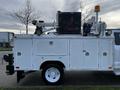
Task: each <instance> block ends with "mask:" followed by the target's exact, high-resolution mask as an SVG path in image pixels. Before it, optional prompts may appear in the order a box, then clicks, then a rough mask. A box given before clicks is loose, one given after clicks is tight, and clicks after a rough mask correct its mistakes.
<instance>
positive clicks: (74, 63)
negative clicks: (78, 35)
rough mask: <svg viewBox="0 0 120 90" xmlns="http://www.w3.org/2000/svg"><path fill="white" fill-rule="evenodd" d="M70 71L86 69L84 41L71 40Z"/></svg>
mask: <svg viewBox="0 0 120 90" xmlns="http://www.w3.org/2000/svg"><path fill="white" fill-rule="evenodd" d="M69 45H70V69H71V70H80V69H84V60H83V52H82V50H83V40H82V39H71V40H70V44H69Z"/></svg>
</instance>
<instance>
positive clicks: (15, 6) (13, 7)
mask: <svg viewBox="0 0 120 90" xmlns="http://www.w3.org/2000/svg"><path fill="white" fill-rule="evenodd" d="M30 1H31V3H32V6H33V7H34V9H35V10H36V11H38V12H39V16H40V19H41V20H44V21H46V22H53V21H54V20H56V13H57V11H71V12H77V11H81V10H80V5H82V8H83V9H82V10H83V12H84V13H87V12H88V11H89V10H92V11H94V6H95V5H97V4H99V5H100V6H101V12H100V16H99V18H100V19H101V20H102V21H105V22H106V23H107V28H120V18H119V17H120V0H30ZM80 1H81V2H82V4H81V2H80ZM24 5H25V0H0V31H8V32H9V31H10V32H14V33H25V27H24V26H23V24H21V23H20V22H19V21H18V20H16V19H15V18H13V17H11V16H10V15H9V14H10V13H12V12H14V11H17V10H19V9H21V8H23V7H24ZM94 14H95V13H94V12H92V15H94ZM34 29H35V27H33V26H31V25H30V27H29V33H33V32H34Z"/></svg>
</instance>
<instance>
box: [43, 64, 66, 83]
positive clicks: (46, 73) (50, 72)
mask: <svg viewBox="0 0 120 90" xmlns="http://www.w3.org/2000/svg"><path fill="white" fill-rule="evenodd" d="M63 74H64V71H63V68H62V67H60V66H57V65H52V64H51V65H47V66H46V67H45V68H43V70H42V78H43V80H44V81H45V83H46V84H48V85H59V84H61V83H62V81H63Z"/></svg>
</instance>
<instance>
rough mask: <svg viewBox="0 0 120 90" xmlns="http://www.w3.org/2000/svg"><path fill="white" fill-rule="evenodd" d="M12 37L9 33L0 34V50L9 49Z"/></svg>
mask: <svg viewBox="0 0 120 90" xmlns="http://www.w3.org/2000/svg"><path fill="white" fill-rule="evenodd" d="M13 35H14V34H13V33H11V32H0V48H9V47H10V41H11V40H12V38H13Z"/></svg>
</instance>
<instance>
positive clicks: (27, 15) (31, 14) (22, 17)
mask: <svg viewBox="0 0 120 90" xmlns="http://www.w3.org/2000/svg"><path fill="white" fill-rule="evenodd" d="M38 15H39V14H38V13H36V11H35V10H34V8H33V6H32V3H31V2H30V0H26V1H25V6H24V7H23V8H21V9H19V10H18V11H15V12H13V13H12V14H11V16H12V17H13V18H15V19H17V20H19V21H20V22H21V23H22V24H24V25H25V27H26V34H28V25H29V24H30V23H31V22H32V21H33V20H35V19H39V16H38Z"/></svg>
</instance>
